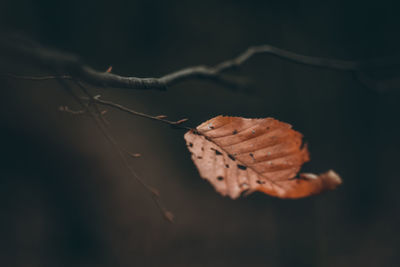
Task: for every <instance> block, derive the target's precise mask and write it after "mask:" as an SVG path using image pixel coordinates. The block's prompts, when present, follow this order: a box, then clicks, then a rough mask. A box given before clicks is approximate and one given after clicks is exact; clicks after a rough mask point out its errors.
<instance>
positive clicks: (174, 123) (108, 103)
mask: <svg viewBox="0 0 400 267" xmlns="http://www.w3.org/2000/svg"><path fill="white" fill-rule="evenodd" d="M83 100H86V101H90V99H89V98H83ZM91 101H94V102H95V103H99V104H101V105H105V106H110V107H113V108H116V109H118V110H121V111H123V112H126V113H129V114H131V115H135V116H139V117H143V118H146V119H150V120H155V121H158V122H162V123H165V124H168V125H170V126H172V127H174V128H180V129H184V130H193V129H192V128H190V127H186V126H183V125H181V124H182V123H184V122H186V121H187V120H188V119H186V118H184V119H180V120H178V121H170V120H167V119H165V118H166V116H165V115H162V116H160V115H158V116H151V115H148V114H146V113H142V112H138V111H135V110H133V109H130V108H127V107H125V106H123V105H120V104H118V103H114V102H112V101H107V100H103V99H100V95H97V96H94V97H93V98H92V100H91Z"/></svg>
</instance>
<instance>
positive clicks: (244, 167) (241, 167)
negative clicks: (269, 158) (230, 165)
mask: <svg viewBox="0 0 400 267" xmlns="http://www.w3.org/2000/svg"><path fill="white" fill-rule="evenodd" d="M237 166H238V168H239V169H241V170H246V169H247V167H246V166H244V165H241V164H238V165H237Z"/></svg>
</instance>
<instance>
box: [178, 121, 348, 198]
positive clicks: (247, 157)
mask: <svg viewBox="0 0 400 267" xmlns="http://www.w3.org/2000/svg"><path fill="white" fill-rule="evenodd" d="M302 138H303V136H302V135H301V134H300V133H299V132H297V131H295V130H293V129H292V126H291V125H290V124H287V123H284V122H280V121H278V120H275V119H273V118H265V119H245V118H241V117H226V116H218V117H215V118H213V119H211V120H209V121H206V122H204V123H202V124H201V125H199V126H198V127H197V128H196V130H195V131H194V130H191V131H188V132H187V133H186V134H185V140H186V143H187V146H188V148H189V151H190V152H191V153H192V160H193V161H194V163H195V165H196V166H197V168H198V170H199V172H200V176H201V177H203V178H204V179H207V180H208V181H209V182H210V183H211V184H212V185H213V186H214V187H215V189H216V190H217V191H218V192H219V193H220V194H222V195H224V196H226V195H228V196H230V197H231V198H233V199H235V198H237V197H239V196H240V195H241V193H243V192H246V194H248V193H252V192H254V191H261V192H264V193H266V194H269V195H272V196H276V197H280V198H300V197H306V196H310V195H314V194H318V193H321V192H323V191H325V190H332V189H334V188H336V187H337V186H338V185H339V184H341V179H340V177H339V175H337V174H336V173H335V172H334V171H332V170H331V171H328V172H326V173H323V174H321V175H315V174H310V173H308V174H300V176H299V177H296V176H297V173H298V172H299V170H300V168H301V166H302V165H303V163H305V162H307V161H309V153H308V149H307V146H305V145H303V142H302Z"/></svg>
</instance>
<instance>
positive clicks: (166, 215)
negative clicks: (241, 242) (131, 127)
mask: <svg viewBox="0 0 400 267" xmlns="http://www.w3.org/2000/svg"><path fill="white" fill-rule="evenodd" d="M59 82H60V84H61V85H62V87H64V89H65V90H66V91H67V92H69V93H70V94H71V95H72V96H73V98H74V99H75V100H76V101H77V102H78V103H79V104H80V105H81V106H82V107H83V108H84V109H85V111H86V112H87V113H88V114H89V115H90V116H91V117H92V119H93V120H94V122H95V123H96V125H97V127H98V128H99V129H100V131H101V132H102V134H103V135H104V136H105V137H106V139H107V140H108V141H109V143H110V144H111V145H112V147H113V148H114V149H115V151H116V153H117V155H118V157H119V158H120V160H121V162H122V163H123V165H124V166H125V167H126V168H127V169H128V170H129V172H130V174H131V175H132V177H134V178H135V179H136V180H137V181H138V182H139V183H140V184H141V185H142V186H143V187H144V188H145V189H146V190H147V191H148V192H149V193H150V194H151V197H152V199H153V201H154V202H155V203H156V205H157V207H158V209H159V210H160V212H161V213H162V215H163V217H164V218H165V219H166V220H168V221H170V222H173V215H172V213H171V212H170V211H168V210H166V209H165V207H164V206H163V205H162V203H161V201H160V194H159V192H158V190H157V189H155V188H154V187H152V186H150V185H148V184H147V183H145V182H144V181H143V180H142V179H141V178H140V177H139V175H138V174H137V173H136V172H135V170H134V169H133V168H132V167H131V166H130V164H129V162H128V159H127V158H126V156H125V154H124V152H125V151H124V149H122V148H121V147H120V145H119V144H118V142H117V141H116V140H115V138H114V137H113V136H112V135H111V133H110V132H109V131H108V129H107V127H106V124H105V123H104V121H102V120H101V114H100V113H101V112H100V110H99V109H98V108H95V111H92V110H91V109H90V107H89V105H85V103H84V102H83V101H82V98H80V97H78V96H77V95H76V94H75V93H73V91H72V90H71V88H70V87H69V86H68V84H67V83H66V82H65V81H63V80H62V79H61V80H59ZM75 83H76V84H77V85H78V86H79V88H80V89H81V91H82V92H83V93H84V94H85V95H86V96H87V97H88V98H89V99H93V100H94V99H96V98H95V97H93V96H92V95H91V94H90V93H89V91H88V90H87V89H86V88H85V87H84V86H83V85H82V84H80V83H79V82H77V81H75ZM89 103H90V102H89ZM96 113H97V114H96Z"/></svg>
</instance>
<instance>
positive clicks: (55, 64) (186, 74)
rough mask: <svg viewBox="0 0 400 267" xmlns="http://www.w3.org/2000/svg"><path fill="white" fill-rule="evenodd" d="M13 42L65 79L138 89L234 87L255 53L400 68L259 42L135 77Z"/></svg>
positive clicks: (328, 64) (358, 67) (397, 63)
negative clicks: (227, 55) (224, 56)
mask: <svg viewBox="0 0 400 267" xmlns="http://www.w3.org/2000/svg"><path fill="white" fill-rule="evenodd" d="M12 44H13V46H12V48H13V49H17V50H18V54H19V55H21V54H22V55H24V56H25V57H28V58H30V59H32V60H34V61H36V62H39V63H41V64H42V65H44V66H46V67H48V68H50V69H56V70H57V71H58V72H64V73H66V75H64V77H63V78H65V79H70V78H71V77H73V78H74V79H77V80H80V81H82V82H85V83H89V84H92V85H97V86H108V87H116V88H126V89H140V90H150V89H155V90H165V89H166V88H167V87H169V86H172V85H175V84H178V83H181V82H184V81H187V80H193V79H203V80H210V81H213V82H216V83H220V84H222V85H224V86H228V87H236V86H237V83H236V82H234V81H232V80H231V79H229V78H227V77H226V76H224V75H223V74H224V73H225V72H227V71H229V70H232V69H235V68H238V67H240V66H241V65H243V64H244V63H245V62H247V61H248V60H249V59H251V58H252V57H253V56H255V55H258V54H268V55H272V56H276V57H279V58H282V59H285V60H289V61H292V62H294V63H298V64H304V65H308V66H313V67H318V68H327V69H332V70H338V71H350V72H358V73H360V72H364V71H367V70H374V69H381V68H394V67H400V60H399V58H398V57H391V58H385V59H377V60H368V61H346V60H336V59H328V58H320V57H310V56H305V55H300V54H296V53H293V52H290V51H287V50H284V49H280V48H277V47H274V46H271V45H261V46H254V47H250V48H248V49H247V50H246V51H245V52H244V53H242V54H240V55H239V56H237V57H235V58H233V59H231V60H227V61H224V62H222V63H220V64H218V65H216V66H211V67H209V66H193V67H188V68H184V69H181V70H178V71H176V72H173V73H170V74H167V75H165V76H162V77H160V78H138V77H125V76H120V75H116V74H113V73H111V68H109V69H107V70H106V71H105V72H100V71H96V70H94V69H92V68H91V67H89V66H86V65H84V64H83V63H82V62H81V60H80V59H79V57H77V56H75V55H72V54H67V53H61V52H59V51H56V50H53V49H50V48H45V47H43V46H41V45H39V44H37V43H34V42H21V43H17V44H15V43H12ZM10 45H11V44H9V46H10ZM8 76H10V77H14V78H23V79H31V80H47V79H53V78H54V79H57V78H60V77H56V76H45V77H31V76H17V75H11V74H10V75H8Z"/></svg>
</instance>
